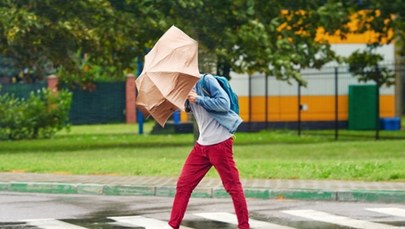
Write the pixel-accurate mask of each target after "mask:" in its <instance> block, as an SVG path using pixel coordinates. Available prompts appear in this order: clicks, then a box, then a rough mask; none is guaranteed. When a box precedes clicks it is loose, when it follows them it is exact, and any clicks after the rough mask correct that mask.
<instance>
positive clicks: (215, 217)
mask: <svg viewBox="0 0 405 229" xmlns="http://www.w3.org/2000/svg"><path fill="white" fill-rule="evenodd" d="M361 210H364V211H368V212H373V213H375V214H377V215H378V216H377V217H376V218H380V217H384V216H392V217H398V220H399V222H401V223H400V224H396V225H390V224H387V223H381V222H373V221H372V220H362V219H355V218H351V217H349V216H344V215H339V214H333V213H329V212H325V211H319V210H313V209H290V210H280V211H278V213H281V214H285V215H286V216H287V215H288V216H289V217H296V219H298V220H306V221H311V222H322V223H326V224H330V225H335V227H333V228H360V229H362V228H364V229H388V228H392V229H400V228H403V229H404V228H405V226H398V225H405V209H403V208H364V209H361ZM190 214H191V215H192V216H193V217H194V218H196V219H197V220H198V221H199V222H200V223H199V225H201V226H199V227H196V226H189V225H193V224H190V222H188V225H183V226H182V227H180V228H181V229H198V228H207V227H204V226H203V224H204V222H205V223H207V222H219V223H222V225H230V226H229V228H236V225H237V218H236V215H235V214H233V213H229V212H201V213H190ZM268 214H270V213H268ZM380 214H381V215H380ZM289 217H286V218H289ZM269 218H270V217H269ZM106 219H108V221H106V224H110V226H106V227H103V226H101V225H102V224H99V225H98V226H99V227H97V228H111V224H114V225H122V227H133V228H144V229H164V228H170V227H169V226H168V225H167V221H165V220H162V219H155V218H153V217H148V216H142V215H134V216H111V217H106ZM249 220H250V221H249V222H250V226H251V228H252V229H294V228H296V229H299V228H300V227H299V226H297V224H296V223H295V224H294V223H291V222H288V220H285V221H281V222H282V223H280V222H278V223H275V222H271V221H272V220H258V219H253V218H250V219H249ZM22 222H24V223H25V224H26V225H28V226H32V227H35V228H39V229H88V228H91V227H88V226H86V225H75V224H74V223H68V222H66V221H64V220H57V219H31V220H30V219H28V220H23V221H22ZM69 222H71V221H69ZM194 225H196V224H194ZM211 225H212V224H211ZM232 225H233V226H232ZM210 228H212V227H210ZM227 228H228V227H227ZM305 228H307V227H305ZM331 228H332V227H331ZM213 229H214V228H213Z"/></svg>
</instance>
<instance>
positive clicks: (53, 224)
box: [22, 219, 86, 229]
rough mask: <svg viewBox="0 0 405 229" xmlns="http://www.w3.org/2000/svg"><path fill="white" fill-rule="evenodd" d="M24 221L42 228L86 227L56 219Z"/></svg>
mask: <svg viewBox="0 0 405 229" xmlns="http://www.w3.org/2000/svg"><path fill="white" fill-rule="evenodd" d="M22 221H23V222H25V223H27V224H28V225H31V226H35V227H38V228H41V229H86V228H85V227H80V226H76V225H73V224H70V223H66V222H63V221H60V220H56V219H31V220H22Z"/></svg>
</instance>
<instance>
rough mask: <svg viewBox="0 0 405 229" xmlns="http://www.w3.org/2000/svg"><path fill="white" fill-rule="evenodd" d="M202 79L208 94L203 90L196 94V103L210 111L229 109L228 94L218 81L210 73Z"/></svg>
mask: <svg viewBox="0 0 405 229" xmlns="http://www.w3.org/2000/svg"><path fill="white" fill-rule="evenodd" d="M202 80H205V85H206V88H205V89H207V92H208V93H209V95H207V94H206V93H204V92H202V93H200V94H199V95H198V96H197V100H196V102H197V104H199V105H201V106H202V107H204V108H205V109H206V110H210V111H216V112H227V111H229V110H230V109H231V102H230V101H229V96H228V94H226V92H225V91H224V89H223V88H222V87H221V85H219V83H218V81H217V80H216V79H215V78H214V77H213V76H211V75H206V76H205V77H204V79H202Z"/></svg>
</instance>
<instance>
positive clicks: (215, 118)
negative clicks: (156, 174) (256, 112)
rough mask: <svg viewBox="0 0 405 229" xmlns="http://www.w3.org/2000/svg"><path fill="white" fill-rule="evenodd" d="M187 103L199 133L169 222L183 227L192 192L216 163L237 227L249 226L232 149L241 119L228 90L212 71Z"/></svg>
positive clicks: (184, 167)
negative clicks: (235, 110)
mask: <svg viewBox="0 0 405 229" xmlns="http://www.w3.org/2000/svg"><path fill="white" fill-rule="evenodd" d="M202 80H205V83H204V86H205V87H203V86H202ZM186 104H187V106H189V108H190V110H191V112H192V113H193V115H194V117H195V119H196V122H197V125H198V129H199V137H198V139H197V141H196V143H195V144H194V147H193V149H192V150H191V152H190V154H189V155H188V157H187V159H186V161H185V163H184V165H183V168H182V171H181V173H180V176H179V178H178V180H177V185H176V194H175V197H174V201H173V206H172V211H171V215H170V220H169V222H168V224H169V226H170V227H171V228H175V229H177V228H179V227H180V224H181V221H182V220H183V217H184V214H185V212H186V208H187V205H188V202H189V199H190V196H191V193H192V192H193V190H194V189H195V187H196V186H197V185H198V183H199V182H200V181H201V180H202V179H203V177H204V176H205V174H206V173H207V172H208V171H209V170H210V168H211V167H212V166H214V168H215V169H216V170H217V172H218V173H219V176H220V178H221V181H222V184H223V186H224V188H225V190H226V191H227V192H228V193H229V194H230V196H231V198H232V202H233V205H234V209H235V213H236V216H237V219H238V228H239V229H249V228H250V226H249V222H248V221H249V215H248V209H247V204H246V198H245V194H244V192H243V188H242V184H241V182H240V178H239V172H238V169H237V167H236V164H235V161H234V159H233V149H232V148H233V141H234V135H233V134H234V132H235V131H236V130H237V128H238V126H239V125H240V124H241V123H242V119H241V118H240V117H239V115H238V114H236V113H235V112H233V111H232V110H231V109H230V99H229V96H228V94H227V93H226V92H225V90H224V89H222V87H221V86H220V85H219V83H218V81H217V80H216V79H215V78H214V76H212V75H206V76H205V77H201V78H200V80H199V81H197V83H196V85H195V86H194V88H193V90H192V91H191V92H190V93H189V95H188V97H187V101H186ZM186 108H187V107H186ZM186 110H187V109H186Z"/></svg>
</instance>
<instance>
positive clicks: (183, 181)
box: [169, 143, 212, 229]
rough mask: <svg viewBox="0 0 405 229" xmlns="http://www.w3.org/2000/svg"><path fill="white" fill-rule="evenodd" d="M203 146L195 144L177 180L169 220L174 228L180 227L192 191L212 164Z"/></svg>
mask: <svg viewBox="0 0 405 229" xmlns="http://www.w3.org/2000/svg"><path fill="white" fill-rule="evenodd" d="M202 147H203V146H201V145H198V144H197V143H196V144H195V146H194V148H193V150H192V151H191V153H190V155H189V156H188V158H187V160H186V161H185V163H184V165H183V169H182V171H181V174H180V176H179V179H178V180H177V187H176V195H175V197H174V201H173V207H172V212H171V216H170V220H169V225H170V226H171V227H173V228H176V229H177V228H179V226H180V223H181V221H182V220H183V217H184V214H185V212H186V209H187V205H188V201H189V199H190V196H191V193H192V192H193V190H194V188H195V187H196V186H197V185H198V183H199V182H200V181H201V180H202V178H203V177H204V176H205V174H206V173H207V172H208V170H209V169H210V168H211V166H212V165H211V163H210V162H209V160H208V158H207V156H206V155H205V153H204V151H203V150H202Z"/></svg>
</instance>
